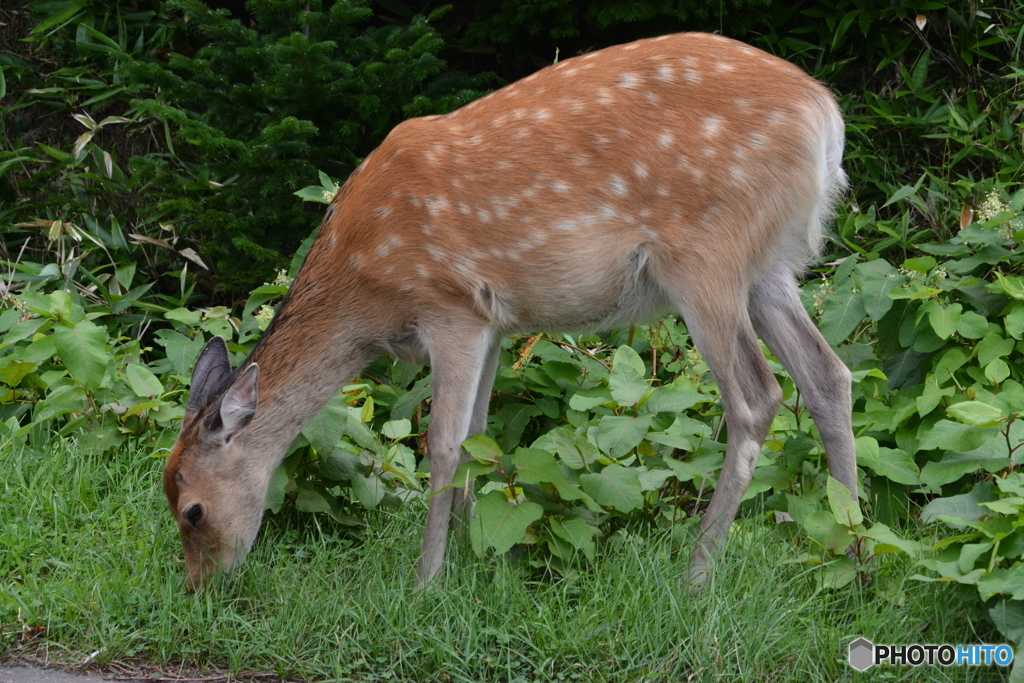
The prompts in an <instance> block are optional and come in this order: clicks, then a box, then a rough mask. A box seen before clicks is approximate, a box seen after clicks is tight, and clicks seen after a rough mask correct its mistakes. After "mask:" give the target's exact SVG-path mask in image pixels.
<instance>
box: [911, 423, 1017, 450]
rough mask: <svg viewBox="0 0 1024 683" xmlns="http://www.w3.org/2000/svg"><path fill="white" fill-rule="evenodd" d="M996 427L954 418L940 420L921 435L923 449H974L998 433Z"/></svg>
mask: <svg viewBox="0 0 1024 683" xmlns="http://www.w3.org/2000/svg"><path fill="white" fill-rule="evenodd" d="M997 432H998V430H997V429H996V428H992V427H990V428H988V429H981V428H978V427H972V426H970V425H965V424H960V423H958V422H953V421H952V420H939V421H938V422H936V423H935V425H934V426H933V427H932V428H931V429H929V430H928V431H927V432H925V433H924V434H923V435H922V436H921V446H920V448H921V450H922V451H928V450H931V449H933V448H941V449H943V450H947V451H973V450H974V449H975V448H978V447H979V446H981V445H982V444H983V443H985V442H986V441H988V440H989V439H991V438H992V437H993V436H995V435H996V433H997Z"/></svg>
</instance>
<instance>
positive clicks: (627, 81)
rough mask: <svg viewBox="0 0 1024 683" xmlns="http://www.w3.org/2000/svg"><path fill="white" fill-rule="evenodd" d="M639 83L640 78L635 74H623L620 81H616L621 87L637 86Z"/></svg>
mask: <svg viewBox="0 0 1024 683" xmlns="http://www.w3.org/2000/svg"><path fill="white" fill-rule="evenodd" d="M639 84H640V79H639V78H637V77H636V76H635V75H634V74H622V78H621V79H619V82H618V83H616V84H615V85H617V86H619V87H620V88H635V87H636V86H637V85H639Z"/></svg>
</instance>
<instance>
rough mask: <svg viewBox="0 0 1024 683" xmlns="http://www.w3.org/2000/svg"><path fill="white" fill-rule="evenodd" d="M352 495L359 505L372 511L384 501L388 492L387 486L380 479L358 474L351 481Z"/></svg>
mask: <svg viewBox="0 0 1024 683" xmlns="http://www.w3.org/2000/svg"><path fill="white" fill-rule="evenodd" d="M351 482H352V495H353V496H354V497H355V499H356V500H357V501H359V504H360V505H362V506H363V507H365V508H368V509H370V510H372V509H373V508H375V507H377V505H378V504H380V501H381V500H383V499H384V494H385V493H387V492H388V489H387V485H386V484H385V483H384V481H383V480H382V479H381V478H380V477H372V476H371V477H364V476H362V475H361V474H356V475H354V476H353V477H352V479H351Z"/></svg>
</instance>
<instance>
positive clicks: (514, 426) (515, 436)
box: [498, 403, 541, 451]
mask: <svg viewBox="0 0 1024 683" xmlns="http://www.w3.org/2000/svg"><path fill="white" fill-rule="evenodd" d="M540 414H541V410H540V408H538V407H537V406H536V405H533V404H529V403H506V404H505V405H503V406H502V407H501V409H500V410H498V417H499V418H500V419H501V421H502V422H503V423H504V425H505V429H504V430H503V431H502V433H501V436H499V437H498V443H500V444H501V446H502V447H503V448H504V449H505V450H506V451H512V449H514V448H515V447H516V446H518V445H519V440H520V439H521V438H522V436H523V431H525V430H526V424H527V423H528V422H529V421H530V418H532V417H536V416H537V415H540Z"/></svg>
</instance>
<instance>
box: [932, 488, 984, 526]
mask: <svg viewBox="0 0 1024 683" xmlns="http://www.w3.org/2000/svg"><path fill="white" fill-rule="evenodd" d="M995 498H996V495H995V494H994V493H993V492H992V484H991V482H985V481H983V482H979V483H977V484H975V485H974V488H973V489H971V490H970V491H969V492H968V493H963V494H960V495H958V496H948V497H946V498H935V499H934V500H932V501H931V502H930V503H928V504H927V505H925V506H924V507H923V508H922V509H921V521H922V522H924V523H925V524H931V523H932V522H935V521H937V520H938V519H939V517H945V518H951V519H959V520H962V521H965V522H971V521H973V520H977V519H981V517H982V516H983V515H986V514H988V510H987V509H986V508H983V507H981V505H979V503H984V502H988V501H990V500H995ZM946 524H950V526H962V525H959V524H953V523H951V522H948V521H947V522H946Z"/></svg>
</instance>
